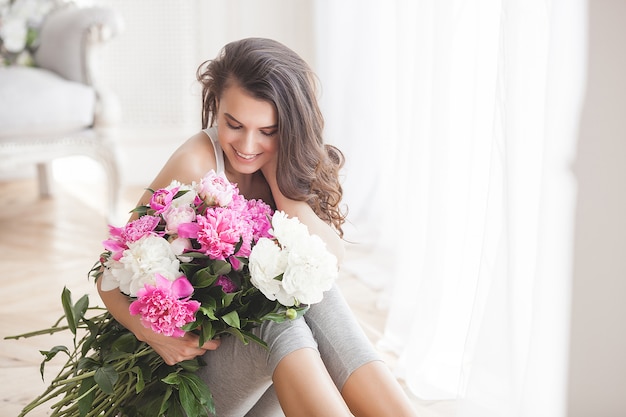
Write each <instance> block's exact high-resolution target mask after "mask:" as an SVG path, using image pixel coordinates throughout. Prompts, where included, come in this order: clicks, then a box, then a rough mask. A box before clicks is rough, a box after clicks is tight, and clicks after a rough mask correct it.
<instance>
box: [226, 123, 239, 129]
mask: <svg viewBox="0 0 626 417" xmlns="http://www.w3.org/2000/svg"><path fill="white" fill-rule="evenodd" d="M226 125H227V126H228V127H229V128H231V129H233V130H237V129H241V126H235V125H234V124H232V123H230V122H226Z"/></svg>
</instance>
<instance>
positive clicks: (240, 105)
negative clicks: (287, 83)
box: [217, 83, 278, 174]
mask: <svg viewBox="0 0 626 417" xmlns="http://www.w3.org/2000/svg"><path fill="white" fill-rule="evenodd" d="M217 109H218V110H217V130H218V137H219V142H220V145H221V147H222V149H223V150H224V155H226V158H227V159H228V162H229V163H230V167H231V168H232V169H233V170H234V171H235V172H237V173H240V174H252V173H254V172H256V171H258V170H259V169H261V167H262V166H264V165H265V164H266V163H267V162H268V161H271V160H272V159H273V158H275V157H276V154H277V151H278V118H277V114H276V109H275V108H274V105H273V104H272V103H270V102H268V101H264V100H259V99H257V98H255V97H253V96H251V95H250V94H249V93H248V92H246V91H245V90H243V89H242V88H241V87H240V86H239V85H238V84H236V83H231V85H230V86H229V87H227V88H226V89H225V90H224V93H223V94H222V96H221V97H220V99H219V101H218V106H217Z"/></svg>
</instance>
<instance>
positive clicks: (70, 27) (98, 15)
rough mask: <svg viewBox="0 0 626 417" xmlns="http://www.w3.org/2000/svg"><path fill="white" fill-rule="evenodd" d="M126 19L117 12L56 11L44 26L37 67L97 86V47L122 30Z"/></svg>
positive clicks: (91, 9)
mask: <svg viewBox="0 0 626 417" xmlns="http://www.w3.org/2000/svg"><path fill="white" fill-rule="evenodd" d="M122 24H123V22H122V19H121V17H120V16H119V14H117V13H116V12H115V11H114V10H113V9H110V8H105V7H86V8H80V7H76V6H73V5H68V6H66V7H61V8H59V9H58V10H55V11H52V12H51V13H50V14H49V15H48V16H47V17H46V19H45V21H44V22H43V24H42V27H41V31H40V34H39V36H40V44H39V47H38V48H37V51H36V52H35V55H34V58H35V64H36V65H37V66H38V67H42V68H46V69H48V70H51V71H53V72H56V73H57V74H59V75H60V76H62V77H63V78H66V79H68V80H71V81H76V82H80V83H83V84H87V85H92V86H96V85H97V82H96V80H95V76H94V72H93V70H94V65H93V60H94V57H93V53H94V51H93V50H94V49H95V48H94V47H95V46H97V45H99V44H101V43H103V42H105V41H108V40H109V39H111V38H113V37H114V36H116V35H117V34H118V33H120V32H121V30H122Z"/></svg>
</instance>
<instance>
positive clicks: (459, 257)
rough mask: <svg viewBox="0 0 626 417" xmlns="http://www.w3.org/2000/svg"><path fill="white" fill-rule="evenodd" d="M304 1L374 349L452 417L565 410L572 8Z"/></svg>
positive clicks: (580, 41) (538, 1)
mask: <svg viewBox="0 0 626 417" xmlns="http://www.w3.org/2000/svg"><path fill="white" fill-rule="evenodd" d="M316 5H317V11H316V18H317V22H318V30H317V33H318V46H319V47H318V51H317V52H318V55H317V60H316V62H317V66H318V68H317V72H318V74H319V75H320V78H321V81H322V85H323V87H324V90H323V96H322V105H323V107H324V109H323V110H324V112H325V115H326V119H327V136H328V137H329V139H330V140H332V141H334V142H335V143H337V144H338V145H339V146H341V148H342V149H343V150H344V151H345V152H346V155H347V157H348V160H349V163H348V165H347V167H346V178H345V180H344V185H345V189H346V202H347V203H348V204H349V206H350V210H351V211H350V218H351V221H352V224H351V227H350V229H349V231H348V234H347V237H348V239H350V240H353V241H355V242H356V243H357V245H355V246H356V247H357V248H358V252H360V253H361V254H362V255H363V256H360V257H359V256H357V257H355V258H353V259H349V260H348V263H347V265H346V267H347V268H348V269H351V270H352V271H353V272H355V273H356V274H357V275H358V276H359V277H361V278H362V279H363V280H365V281H366V282H367V283H369V284H370V285H372V286H373V287H375V288H378V289H380V290H381V305H382V306H384V307H387V308H388V320H387V325H386V329H385V334H384V339H383V341H382V342H381V345H380V347H381V348H383V349H387V350H390V351H392V352H394V353H396V354H397V355H398V357H399V365H398V367H397V369H396V371H397V373H398V375H399V376H401V377H402V378H404V380H405V381H406V383H407V385H408V386H409V388H410V389H411V391H412V392H413V393H414V394H415V395H416V396H417V397H418V398H422V399H425V400H439V399H450V398H452V399H456V400H457V403H458V407H457V408H458V413H457V414H458V415H459V416H476V417H489V416H498V417H500V416H533V417H535V416H546V417H548V416H549V417H556V416H564V415H565V412H566V411H565V402H566V378H567V351H568V336H569V334H568V330H567V329H568V324H569V317H568V314H569V293H570V288H569V287H570V279H571V270H570V269H571V264H572V259H571V256H572V255H571V251H572V248H571V239H572V234H573V221H574V220H573V218H574V201H575V184H574V178H573V176H572V173H571V168H570V164H571V163H572V161H573V159H574V152H575V148H576V135H577V128H578V113H579V111H580V105H581V101H582V94H583V87H584V82H583V80H584V75H585V74H584V67H585V29H586V28H585V12H586V10H585V3H584V1H583V0H552V1H550V0H421V1H414V0H405V1H401V0H396V1H393V2H388V1H383V0H379V1H377V0H367V1H363V0H360V1H356V0H355V1H341V2H333V1H330V0H318V1H317V2H316Z"/></svg>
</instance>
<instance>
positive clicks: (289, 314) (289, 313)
mask: <svg viewBox="0 0 626 417" xmlns="http://www.w3.org/2000/svg"><path fill="white" fill-rule="evenodd" d="M285 317H287V318H288V319H289V320H293V319H295V318H296V317H298V313H297V312H296V310H294V309H293V308H288V309H287V311H285Z"/></svg>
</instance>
